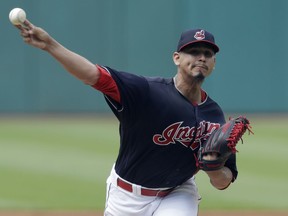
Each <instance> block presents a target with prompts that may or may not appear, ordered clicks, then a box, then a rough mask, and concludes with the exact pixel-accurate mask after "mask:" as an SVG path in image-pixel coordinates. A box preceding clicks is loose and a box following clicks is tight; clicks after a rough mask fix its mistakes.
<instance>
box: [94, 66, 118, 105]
mask: <svg viewBox="0 0 288 216" xmlns="http://www.w3.org/2000/svg"><path fill="white" fill-rule="evenodd" d="M96 67H97V69H98V70H99V71H100V78H99V80H98V82H97V83H96V84H94V85H92V87H93V88H95V89H97V90H99V91H101V92H102V93H103V94H105V95H107V96H109V97H111V98H112V99H113V100H115V101H117V102H118V103H120V92H119V89H118V87H117V85H116V82H115V81H114V79H113V78H112V76H111V74H110V73H109V72H108V71H106V70H105V69H104V68H102V67H100V66H99V65H96Z"/></svg>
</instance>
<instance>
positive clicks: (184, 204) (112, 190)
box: [104, 167, 201, 216]
mask: <svg viewBox="0 0 288 216" xmlns="http://www.w3.org/2000/svg"><path fill="white" fill-rule="evenodd" d="M118 177H119V176H118V175H117V174H116V172H115V170H114V167H113V168H112V171H111V174H110V176H109V177H108V179H107V193H106V207H105V212H104V216H175V215H176V216H197V214H198V205H199V202H200V200H201V197H200V195H199V194H198V190H197V186H196V184H195V181H194V179H195V178H194V177H193V178H191V179H189V180H188V181H186V182H185V183H184V184H182V185H180V186H179V187H177V188H175V189H174V190H173V191H172V192H171V193H169V194H168V195H167V196H165V197H157V196H143V195H141V194H139V191H140V190H139V189H140V188H141V186H139V185H135V184H133V192H129V191H126V190H124V189H122V188H120V187H118V186H117V178H118Z"/></svg>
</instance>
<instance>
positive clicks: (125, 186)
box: [117, 178, 173, 197]
mask: <svg viewBox="0 0 288 216" xmlns="http://www.w3.org/2000/svg"><path fill="white" fill-rule="evenodd" d="M117 186H118V187H120V188H122V189H124V190H126V191H129V192H131V193H132V192H133V186H132V184H130V183H128V182H125V181H123V180H122V179H120V178H117ZM172 190H173V189H167V190H154V189H147V188H141V195H143V196H157V197H165V196H166V195H168V194H169V193H170V192H171V191H172Z"/></svg>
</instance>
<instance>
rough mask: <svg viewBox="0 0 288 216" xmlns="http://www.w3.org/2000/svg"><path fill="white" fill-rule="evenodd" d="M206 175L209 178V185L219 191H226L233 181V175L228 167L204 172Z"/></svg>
mask: <svg viewBox="0 0 288 216" xmlns="http://www.w3.org/2000/svg"><path fill="white" fill-rule="evenodd" d="M206 173H207V175H208V176H209V178H210V182H211V184H212V185H213V186H214V187H215V188H217V189H219V190H224V189H226V188H227V187H228V186H229V185H230V183H231V182H232V179H233V174H232V172H231V170H230V169H229V168H228V167H223V168H221V169H219V170H215V171H206Z"/></svg>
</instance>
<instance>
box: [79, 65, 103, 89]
mask: <svg viewBox="0 0 288 216" xmlns="http://www.w3.org/2000/svg"><path fill="white" fill-rule="evenodd" d="M99 78H100V72H99V71H98V69H97V67H96V66H95V67H94V68H93V69H92V70H90V71H89V72H88V73H87V74H86V76H85V77H84V78H82V82H83V83H84V84H86V85H90V86H93V85H95V84H96V83H97V82H98V80H99Z"/></svg>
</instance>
